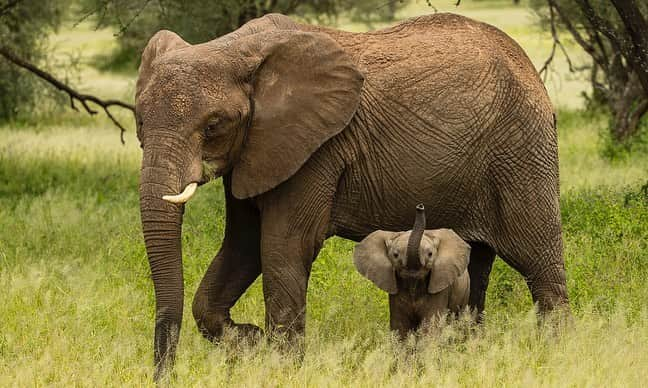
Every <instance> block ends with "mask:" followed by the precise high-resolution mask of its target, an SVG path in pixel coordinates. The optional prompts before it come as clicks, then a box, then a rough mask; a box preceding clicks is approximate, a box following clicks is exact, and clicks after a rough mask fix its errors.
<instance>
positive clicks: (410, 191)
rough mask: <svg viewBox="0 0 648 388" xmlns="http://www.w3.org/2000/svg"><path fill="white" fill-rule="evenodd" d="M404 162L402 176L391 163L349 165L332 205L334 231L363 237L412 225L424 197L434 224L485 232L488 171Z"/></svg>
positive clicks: (469, 234) (471, 232)
mask: <svg viewBox="0 0 648 388" xmlns="http://www.w3.org/2000/svg"><path fill="white" fill-rule="evenodd" d="M365 167H366V166H365ZM399 168H400V173H399V174H397V176H398V178H394V175H393V174H392V173H388V171H391V170H390V169H389V168H388V167H387V166H380V168H379V169H378V170H377V169H375V168H372V169H371V170H373V171H378V172H376V173H366V168H350V169H348V170H347V171H346V172H345V174H344V176H343V177H342V181H341V184H340V185H339V187H338V192H337V195H336V198H335V202H334V206H333V209H332V221H333V225H332V232H333V233H332V234H335V235H338V236H341V237H344V238H348V239H351V240H355V241H359V240H361V239H362V238H364V237H365V236H366V235H368V234H369V233H371V232H373V231H375V230H378V229H381V230H391V231H399V230H408V229H411V227H412V224H413V222H414V216H415V207H416V205H417V204H419V203H423V204H424V205H425V208H426V214H427V228H428V229H437V228H451V229H454V230H455V231H457V232H458V233H459V234H460V235H462V237H464V238H469V237H471V238H475V237H477V236H479V235H480V234H481V233H480V230H479V229H480V228H481V226H480V225H482V224H483V223H482V222H481V213H482V212H481V211H480V203H483V202H484V201H483V197H484V195H485V194H484V191H483V190H482V187H483V185H482V184H480V182H482V181H483V179H482V178H483V177H482V176H480V174H475V170H474V169H473V170H472V171H470V170H471V169H465V168H464V166H462V164H461V163H457V165H456V166H447V165H445V166H444V165H440V164H439V163H435V162H433V161H428V162H427V163H404V164H402V165H400V166H399ZM391 169H393V167H391Z"/></svg>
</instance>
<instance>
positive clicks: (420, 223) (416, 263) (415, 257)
mask: <svg viewBox="0 0 648 388" xmlns="http://www.w3.org/2000/svg"><path fill="white" fill-rule="evenodd" d="M424 231H425V206H423V204H422V203H420V204H418V205H416V219H415V220H414V227H413V228H412V234H410V238H409V240H408V242H407V268H408V269H410V270H418V269H420V268H421V260H420V258H419V247H420V246H421V238H422V237H423V232H424Z"/></svg>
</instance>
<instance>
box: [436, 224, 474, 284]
mask: <svg viewBox="0 0 648 388" xmlns="http://www.w3.org/2000/svg"><path fill="white" fill-rule="evenodd" d="M425 235H426V236H427V237H429V238H430V239H431V240H432V241H433V242H434V243H435V244H437V256H436V259H435V260H434V264H433V265H432V269H431V275H430V283H429V285H428V292H429V293H430V294H436V293H437V292H440V291H443V290H445V289H446V288H448V287H449V286H450V285H452V284H453V283H454V282H455V281H456V280H457V278H458V277H459V276H461V275H462V274H463V273H464V272H465V271H466V268H468V262H469V260H470V245H468V243H466V242H465V241H464V240H463V239H462V238H461V237H459V235H458V234H457V233H455V232H454V231H453V230H451V229H436V230H426V231H425Z"/></svg>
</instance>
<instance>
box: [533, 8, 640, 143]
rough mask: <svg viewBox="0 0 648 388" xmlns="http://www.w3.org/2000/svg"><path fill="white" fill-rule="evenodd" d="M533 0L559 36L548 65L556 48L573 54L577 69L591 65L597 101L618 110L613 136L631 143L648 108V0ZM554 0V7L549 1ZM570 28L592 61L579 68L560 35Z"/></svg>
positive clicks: (556, 37)
mask: <svg viewBox="0 0 648 388" xmlns="http://www.w3.org/2000/svg"><path fill="white" fill-rule="evenodd" d="M532 6H533V7H534V8H535V9H536V10H537V11H538V12H539V14H540V15H541V21H542V22H543V23H545V24H548V25H549V27H550V29H551V31H552V35H553V38H554V45H553V47H552V51H551V54H550V56H549V59H548V60H547V62H545V65H544V66H543V68H542V69H541V72H543V71H546V70H547V67H548V66H549V64H550V62H551V60H552V59H553V56H554V54H555V51H556V48H557V47H559V48H561V50H562V51H563V53H564V54H565V56H566V57H567V60H568V63H569V66H570V70H571V71H588V72H589V75H590V77H589V78H590V81H591V83H592V87H593V93H592V95H591V96H590V99H591V101H593V102H595V103H599V104H602V105H605V106H607V107H609V109H610V111H611V112H612V123H611V125H610V131H611V135H612V136H611V137H612V139H613V140H614V141H616V142H617V143H620V144H627V143H629V142H630V141H631V140H632V139H633V138H634V137H635V136H636V135H637V133H638V130H639V128H640V123H641V119H642V118H643V117H644V116H645V115H646V113H647V112H648V26H647V24H646V16H648V2H639V1H636V0H612V2H609V1H607V0H546V1H545V0H534V1H533V2H532ZM545 6H548V7H545ZM560 31H567V32H569V34H570V35H571V36H572V38H573V39H574V41H575V42H576V43H578V44H579V45H580V46H581V47H582V48H583V50H584V51H585V52H586V53H587V54H588V55H589V56H590V58H591V61H592V62H591V64H590V65H589V66H586V67H584V68H580V69H576V68H575V67H574V66H573V65H572V63H571V60H570V59H569V56H568V53H567V51H566V50H565V48H564V47H563V46H562V43H561V42H560V39H559V32H560Z"/></svg>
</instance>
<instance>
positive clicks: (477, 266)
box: [468, 242, 495, 322]
mask: <svg viewBox="0 0 648 388" xmlns="http://www.w3.org/2000/svg"><path fill="white" fill-rule="evenodd" d="M470 248H471V249H470V263H469V264H468V274H469V275H470V298H469V302H468V305H469V306H470V308H471V310H473V311H475V312H476V313H477V322H481V321H482V320H483V312H484V304H485V302H486V290H487V289H488V282H489V278H490V273H491V269H492V268H493V262H494V261H495V250H494V249H493V248H491V247H490V246H488V245H486V244H484V243H479V242H471V243H470Z"/></svg>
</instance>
